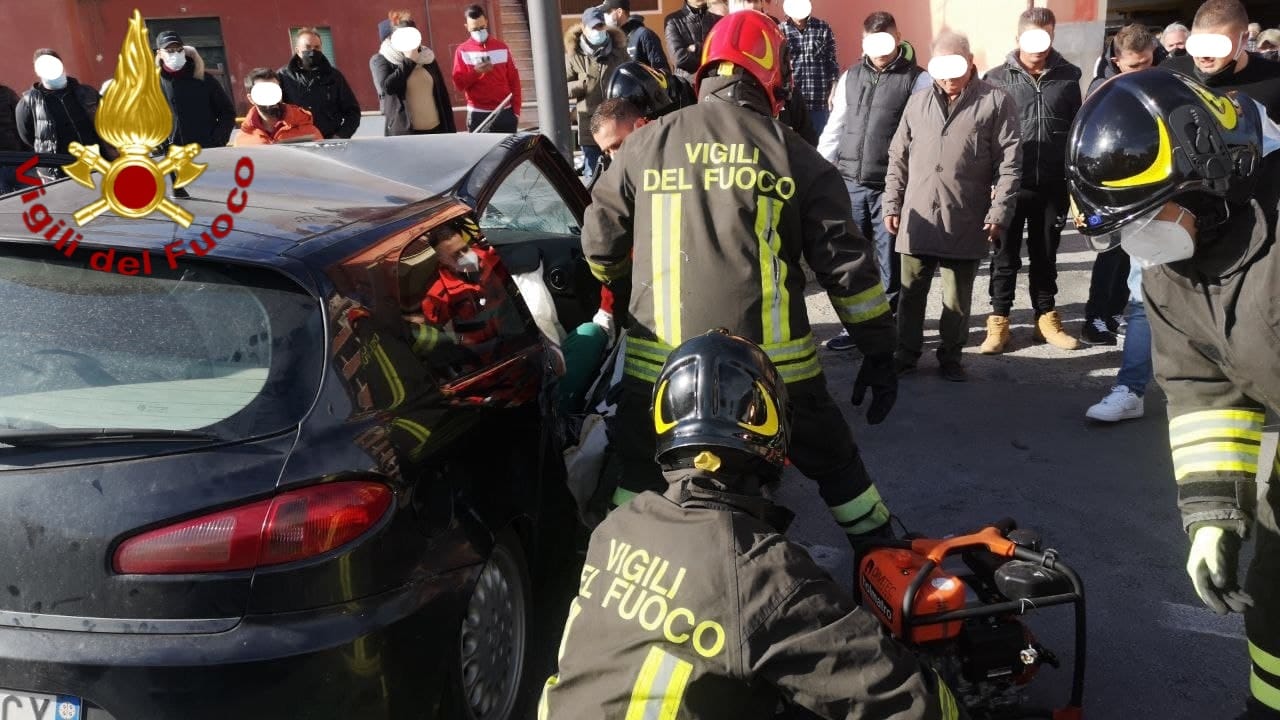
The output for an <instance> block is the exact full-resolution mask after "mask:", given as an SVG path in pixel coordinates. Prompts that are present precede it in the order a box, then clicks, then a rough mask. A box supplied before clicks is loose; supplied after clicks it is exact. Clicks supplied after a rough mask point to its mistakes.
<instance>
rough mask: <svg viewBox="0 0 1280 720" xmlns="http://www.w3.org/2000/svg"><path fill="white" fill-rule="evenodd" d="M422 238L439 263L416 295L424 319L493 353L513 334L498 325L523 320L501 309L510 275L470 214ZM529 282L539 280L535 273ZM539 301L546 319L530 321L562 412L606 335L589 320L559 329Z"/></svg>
mask: <svg viewBox="0 0 1280 720" xmlns="http://www.w3.org/2000/svg"><path fill="white" fill-rule="evenodd" d="M427 242H428V243H430V245H431V247H432V248H434V249H435V251H436V255H437V257H439V259H440V266H439V274H438V276H437V278H436V281H435V282H434V283H432V285H431V287H429V288H427V292H426V295H425V296H424V297H423V299H422V314H423V317H424V319H425V321H426V323H427V324H428V325H429V326H432V327H433V328H437V329H446V328H450V329H451V330H452V332H453V334H455V335H456V336H457V338H458V340H459V342H460V343H461V344H462V345H464V346H470V347H471V348H472V349H473V350H475V351H476V352H477V353H478V354H480V355H481V357H485V356H486V354H488V353H491V352H495V351H499V350H498V349H497V348H495V347H493V346H494V345H495V343H494V341H499V343H498V344H501V343H500V341H501V340H502V339H503V338H504V337H513V336H515V335H518V334H519V332H518V331H516V329H515V328H509V329H507V330H506V331H505V333H504V323H513V322H523V315H519V314H516V313H512V312H510V311H508V310H504V302H505V300H506V298H507V297H509V296H510V295H511V292H510V291H508V289H507V287H506V285H507V283H509V282H516V278H512V276H511V274H510V272H509V271H508V270H507V268H506V267H505V266H504V265H503V263H502V259H501V258H500V257H499V256H498V252H497V251H496V250H495V249H494V248H493V247H492V246H491V245H489V243H488V241H486V240H485V239H484V236H483V234H482V233H481V231H480V226H479V225H478V224H477V223H476V221H475V219H474V218H472V217H471V216H464V217H461V218H458V219H455V220H452V221H450V222H446V223H444V224H443V225H440V226H438V227H436V228H435V229H433V230H431V231H430V232H429V233H428V234H427ZM533 280H534V282H535V283H539V282H540V281H541V278H540V271H539V277H537V278H534V279H533ZM517 284H519V283H518V282H517ZM519 294H520V295H521V296H526V293H523V292H521V293H519ZM543 304H544V305H547V306H548V308H547V310H548V312H549V313H550V314H551V317H546V318H542V317H537V316H536V315H537V314H536V313H535V318H534V319H535V321H537V322H538V326H539V330H540V332H541V334H542V337H543V341H544V342H545V343H546V344H548V345H549V346H551V348H552V350H553V352H552V356H553V358H554V361H553V364H554V365H555V370H556V373H557V374H558V375H560V376H561V377H560V388H559V398H560V404H561V407H562V408H564V409H565V410H566V411H567V410H569V409H570V408H572V407H576V405H577V404H579V403H580V402H581V400H582V396H583V395H584V394H585V392H586V389H587V387H588V386H589V385H590V383H591V380H592V377H593V375H594V373H595V371H596V370H597V369H598V368H599V366H600V361H601V359H602V358H603V356H604V351H605V346H606V345H607V343H608V335H607V334H606V332H605V330H604V328H602V327H601V326H600V325H599V324H597V323H594V322H588V323H583V324H582V325H580V326H578V327H577V328H575V329H574V331H573V332H572V333H564V332H563V330H562V329H561V326H560V324H559V320H558V319H556V318H555V317H554V305H552V304H551V303H543ZM499 352H500V351H499Z"/></svg>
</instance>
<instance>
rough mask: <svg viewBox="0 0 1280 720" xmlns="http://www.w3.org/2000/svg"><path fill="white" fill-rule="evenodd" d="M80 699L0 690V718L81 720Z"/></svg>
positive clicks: (16, 719)
mask: <svg viewBox="0 0 1280 720" xmlns="http://www.w3.org/2000/svg"><path fill="white" fill-rule="evenodd" d="M80 705H81V703H80V698H78V697H73V696H71V695H41V694H39V693H29V692H23V691H21V690H5V689H4V688H0V718H3V719H4V720H82V719H83V717H84V716H83V715H82V710H81V707H80Z"/></svg>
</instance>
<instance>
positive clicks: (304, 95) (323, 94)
mask: <svg viewBox="0 0 1280 720" xmlns="http://www.w3.org/2000/svg"><path fill="white" fill-rule="evenodd" d="M320 47H321V44H320V34H319V33H318V32H316V30H315V29H314V28H303V29H301V30H299V31H298V34H297V36H296V37H295V38H294V41H293V51H294V52H293V57H291V58H289V63H288V64H287V65H285V66H284V67H282V68H280V70H279V73H280V89H281V90H282V91H284V101H285V102H287V103H289V104H291V105H297V106H299V107H302V108H305V109H307V110H309V111H310V112H311V117H312V119H313V120H314V121H315V124H316V127H317V128H319V130H320V132H321V134H323V135H324V136H325V138H349V137H351V136H352V135H355V134H356V129H357V128H359V127H360V103H359V102H357V101H356V95H355V93H353V92H351V86H350V85H348V84H347V79H346V78H345V77H343V75H342V73H341V72H339V71H338V69H337V68H335V67H334V66H333V65H332V64H331V63H330V62H329V59H328V58H326V57H325V56H324V52H322V51H321V49H320Z"/></svg>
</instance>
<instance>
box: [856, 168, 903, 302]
mask: <svg viewBox="0 0 1280 720" xmlns="http://www.w3.org/2000/svg"><path fill="white" fill-rule="evenodd" d="M844 185H845V188H846V189H848V191H849V202H850V203H852V204H853V224H854V226H855V227H857V228H858V232H861V233H862V234H863V236H864V237H866V238H867V239H868V240H871V241H872V245H873V246H874V248H875V256H876V266H877V267H879V268H880V282H882V283H883V284H884V291H885V294H887V295H888V296H889V305H890V306H896V304H897V300H898V291H899V290H900V289H902V277H901V276H902V270H901V265H900V259H899V257H898V253H896V252H894V251H893V240H894V238H893V236H892V235H890V234H889V231H888V230H886V229H885V227H884V216H883V215H882V214H881V211H880V197H881V196H882V195H884V191H883V190H877V189H876V188H869V187H866V186H865V185H859V184H857V183H855V182H850V181H848V180H845V181H844Z"/></svg>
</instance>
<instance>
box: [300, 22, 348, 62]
mask: <svg viewBox="0 0 1280 720" xmlns="http://www.w3.org/2000/svg"><path fill="white" fill-rule="evenodd" d="M303 27H304V26H302V25H299V26H298V27H291V28H289V54H291V55H292V54H293V43H294V41H295V40H297V38H298V31H299V30H301V29H302V28H303ZM312 27H313V29H314V30H315V31H316V32H317V33H319V34H320V52H322V53H324V58H325V59H326V60H328V61H329V64H330V65H337V64H338V60H337V59H336V58H334V56H333V31H331V30H330V29H329V28H328V27H327V26H326V27H320V26H318V25H316V26H312Z"/></svg>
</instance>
